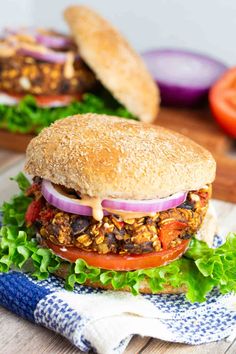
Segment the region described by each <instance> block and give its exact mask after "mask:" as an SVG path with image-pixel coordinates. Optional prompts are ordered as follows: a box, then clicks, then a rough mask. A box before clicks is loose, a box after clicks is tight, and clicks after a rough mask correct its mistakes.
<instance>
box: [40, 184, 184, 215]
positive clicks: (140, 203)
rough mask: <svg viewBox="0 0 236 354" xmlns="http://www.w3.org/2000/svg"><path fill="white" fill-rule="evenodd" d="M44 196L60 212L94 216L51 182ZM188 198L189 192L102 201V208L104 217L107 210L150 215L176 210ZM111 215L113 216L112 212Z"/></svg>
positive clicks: (43, 188) (89, 209) (46, 187)
mask: <svg viewBox="0 0 236 354" xmlns="http://www.w3.org/2000/svg"><path fill="white" fill-rule="evenodd" d="M42 194H43V196H44V198H45V199H46V200H47V202H48V203H49V204H51V205H53V206H55V207H56V208H58V209H60V210H63V211H65V212H68V213H72V214H79V215H88V216H90V215H92V208H91V207H89V206H85V205H81V204H80V200H79V199H78V200H77V199H72V198H69V197H67V196H65V195H63V194H61V193H59V192H58V191H57V190H56V189H55V188H54V186H53V185H52V183H51V182H50V181H47V180H43V183H42ZM186 196H187V192H180V193H175V194H173V195H171V196H170V197H167V198H160V199H152V200H128V199H127V200H126V199H104V200H103V201H102V207H103V211H104V215H107V214H108V212H107V211H106V210H104V209H106V208H108V209H110V210H114V213H113V214H115V213H116V211H120V212H122V211H126V212H142V213H147V214H148V213H152V212H159V211H164V210H168V209H170V208H175V207H177V206H178V205H180V204H182V203H183V202H184V201H185V199H186ZM110 210H109V211H110ZM109 214H111V211H110V212H109Z"/></svg>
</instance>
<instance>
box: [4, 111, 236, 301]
mask: <svg viewBox="0 0 236 354" xmlns="http://www.w3.org/2000/svg"><path fill="white" fill-rule="evenodd" d="M25 171H26V172H27V173H28V174H29V175H31V176H32V178H33V181H32V183H29V181H28V180H27V179H26V177H24V175H23V174H22V173H20V174H19V175H18V176H17V177H16V180H17V182H18V184H19V187H20V189H21V191H22V192H21V193H20V194H19V195H18V196H16V197H15V198H13V199H12V201H10V202H8V203H4V205H3V208H2V211H3V224H4V226H3V228H2V230H1V242H0V265H1V266H2V270H3V271H8V270H9V269H10V268H11V267H12V266H14V267H25V266H27V267H28V269H29V265H31V270H30V271H31V273H33V275H34V276H36V277H38V279H45V278H46V277H48V276H49V274H50V273H54V274H56V275H57V276H60V277H63V278H65V279H66V287H67V288H69V289H73V288H74V286H76V284H77V285H78V284H84V285H87V286H92V287H95V288H103V289H113V290H122V291H131V292H132V293H133V294H138V293H150V294H158V293H180V292H185V293H186V296H187V299H188V300H190V301H192V302H195V301H204V300H205V297H206V294H207V293H208V292H209V291H210V290H211V289H212V288H213V287H216V286H217V287H218V288H219V289H220V291H221V292H228V291H232V290H236V282H235V280H236V278H235V273H234V269H235V265H236V257H235V244H236V234H230V235H229V236H228V238H227V241H226V243H225V244H224V245H222V246H220V247H219V248H216V249H213V248H211V247H210V246H212V243H213V236H214V232H215V228H214V223H212V220H213V219H212V217H211V216H210V213H209V201H210V198H211V189H212V187H211V183H212V182H213V180H214V177H215V171H216V164H215V161H214V159H213V157H212V155H211V154H210V153H209V152H208V151H207V150H205V149H204V148H203V147H201V146H199V145H198V144H196V143H194V142H193V141H191V140H190V139H188V138H187V137H184V136H182V135H180V134H178V133H175V132H172V131H170V130H167V129H164V128H162V127H159V126H153V125H149V124H146V123H140V122H136V121H130V120H125V119H122V118H118V117H112V116H107V115H97V114H84V115H75V116H71V117H68V118H65V119H62V120H58V121H56V122H55V123H54V124H53V125H51V126H50V127H49V128H45V129H44V130H43V131H42V132H41V133H40V134H39V135H38V136H37V137H35V138H34V139H32V140H31V142H30V144H29V146H28V148H27V153H26V163H25Z"/></svg>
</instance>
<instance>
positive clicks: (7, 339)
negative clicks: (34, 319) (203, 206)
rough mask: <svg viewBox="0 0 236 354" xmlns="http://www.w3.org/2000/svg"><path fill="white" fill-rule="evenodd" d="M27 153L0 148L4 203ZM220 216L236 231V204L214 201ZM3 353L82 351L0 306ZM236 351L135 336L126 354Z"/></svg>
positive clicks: (225, 227)
mask: <svg viewBox="0 0 236 354" xmlns="http://www.w3.org/2000/svg"><path fill="white" fill-rule="evenodd" d="M23 163H24V155H22V154H15V153H11V152H8V151H4V150H0V204H1V203H2V201H3V200H7V199H9V197H10V196H11V195H12V194H14V193H15V192H16V191H17V188H16V186H15V184H14V183H13V182H11V181H10V180H9V178H10V177H11V176H15V175H16V174H17V172H18V171H20V170H21V169H22V166H23ZM213 203H214V205H215V208H216V211H217V215H218V219H219V225H220V226H219V233H220V234H222V235H225V234H226V233H227V232H228V231H236V204H231V203H225V202H222V201H216V200H215V201H214V202H213ZM0 328H1V337H0V338H1V340H0V353H4V354H16V353H17V354H23V353H24V354H25V353H31V354H36V353H37V354H73V353H81V352H80V351H79V350H78V349H76V348H75V347H74V346H72V345H71V344H70V343H69V342H68V341H67V340H66V339H64V338H62V337H61V336H60V335H57V334H55V333H53V332H51V331H49V330H47V329H45V328H42V327H39V326H37V325H34V324H32V323H30V322H27V321H25V320H23V319H22V318H19V317H17V316H15V315H14V314H12V313H10V312H9V311H7V310H5V309H3V308H0ZM135 353H140V354H141V353H142V354H151V353H168V354H170V353H174V354H188V353H194V354H200V353H201V354H206V353H208V354H210V353H214V354H221V353H227V354H233V353H236V341H233V342H227V341H221V342H217V343H210V344H206V345H200V346H189V345H184V344H174V343H169V342H164V341H160V340H156V339H152V338H145V337H144V338H142V337H139V336H134V337H133V339H132V340H131V342H130V343H129V345H128V347H127V349H126V351H125V354H135Z"/></svg>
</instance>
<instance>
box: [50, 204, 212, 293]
mask: <svg viewBox="0 0 236 354" xmlns="http://www.w3.org/2000/svg"><path fill="white" fill-rule="evenodd" d="M213 220H214V221H213ZM216 228H217V222H216V218H215V217H213V215H212V210H211V209H210V210H208V211H207V214H206V216H205V218H204V221H203V225H202V227H201V229H200V230H199V233H198V238H199V239H200V240H202V241H204V242H206V243H207V244H208V246H209V247H212V245H213V240H214V236H215V231H216ZM68 270H69V269H68V266H66V265H63V266H61V267H60V268H59V269H58V270H57V271H56V272H55V273H54V274H55V275H57V276H58V277H60V278H63V279H65V278H66V276H67V274H68ZM84 285H87V286H91V287H93V288H99V289H104V290H114V289H113V287H112V285H111V284H109V285H103V284H102V283H100V282H92V281H87V282H86V283H85V284H84ZM119 291H127V292H129V291H130V288H129V287H124V288H122V289H119ZM186 291H187V288H186V286H185V285H182V286H181V287H178V288H173V287H172V286H171V285H169V284H166V285H165V286H164V289H163V290H160V291H156V292H152V290H151V288H150V286H149V283H148V281H147V279H143V280H142V281H141V282H140V285H139V292H140V293H141V294H181V293H185V292H186Z"/></svg>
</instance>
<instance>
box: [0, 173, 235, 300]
mask: <svg viewBox="0 0 236 354" xmlns="http://www.w3.org/2000/svg"><path fill="white" fill-rule="evenodd" d="M14 180H16V181H17V183H18V184H19V187H20V189H21V192H20V194H19V195H17V196H15V197H13V198H12V200H11V201H10V202H8V203H7V202H5V203H4V204H3V206H2V212H3V225H4V226H3V227H2V228H1V229H0V271H1V272H7V271H9V270H10V269H11V268H19V269H22V267H24V269H26V270H28V271H29V269H30V273H31V274H32V275H33V276H34V277H36V278H37V279H40V280H41V279H46V278H47V277H48V276H49V275H50V273H53V272H55V271H56V270H57V269H58V268H59V267H60V266H62V265H63V267H65V266H66V267H67V268H68V276H67V279H66V282H65V286H66V288H67V289H71V290H72V289H73V288H74V286H75V285H76V284H84V283H85V282H86V281H91V282H99V283H102V284H103V285H111V286H112V287H113V288H114V289H122V288H124V287H126V288H129V289H130V290H131V292H132V293H133V294H134V295H137V294H138V293H139V284H140V282H141V281H143V280H144V279H145V280H146V281H147V282H148V284H149V286H150V288H151V289H152V291H153V292H155V291H158V290H162V289H163V288H164V286H165V285H167V284H169V285H171V286H173V287H174V288H178V287H179V286H182V285H185V286H186V288H187V293H186V298H187V299H188V300H189V301H190V302H202V301H205V300H206V295H207V294H208V293H209V292H210V291H211V290H212V289H213V288H214V287H218V288H219V291H220V292H221V293H223V294H224V293H228V292H231V291H234V292H236V272H235V269H236V233H229V234H228V236H227V238H226V241H225V243H224V244H223V245H222V246H220V247H218V248H216V249H212V248H209V247H208V245H207V244H206V243H205V242H202V241H199V240H197V239H195V238H194V239H193V240H192V241H191V243H190V246H189V249H188V251H187V252H186V253H185V255H184V256H183V257H182V258H181V259H178V260H176V261H174V262H172V263H170V264H168V265H166V266H162V267H156V268H150V269H142V270H136V271H129V272H119V271H111V270H104V269H100V268H96V267H92V266H89V265H88V264H87V263H86V262H85V261H84V260H82V259H78V260H77V261H76V262H75V263H70V262H67V261H65V260H63V259H62V258H60V257H58V256H56V255H55V254H54V253H53V252H52V251H51V250H49V249H45V248H42V247H40V246H39V245H38V244H37V241H36V239H35V238H34V230H33V229H32V228H27V227H26V225H25V222H24V214H25V212H26V210H27V207H28V205H29V203H30V202H31V198H28V197H25V196H24V193H23V192H24V191H25V189H26V188H27V186H28V183H27V180H26V179H25V177H24V175H23V174H19V175H18V176H17V177H16V178H15V179H14Z"/></svg>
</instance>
